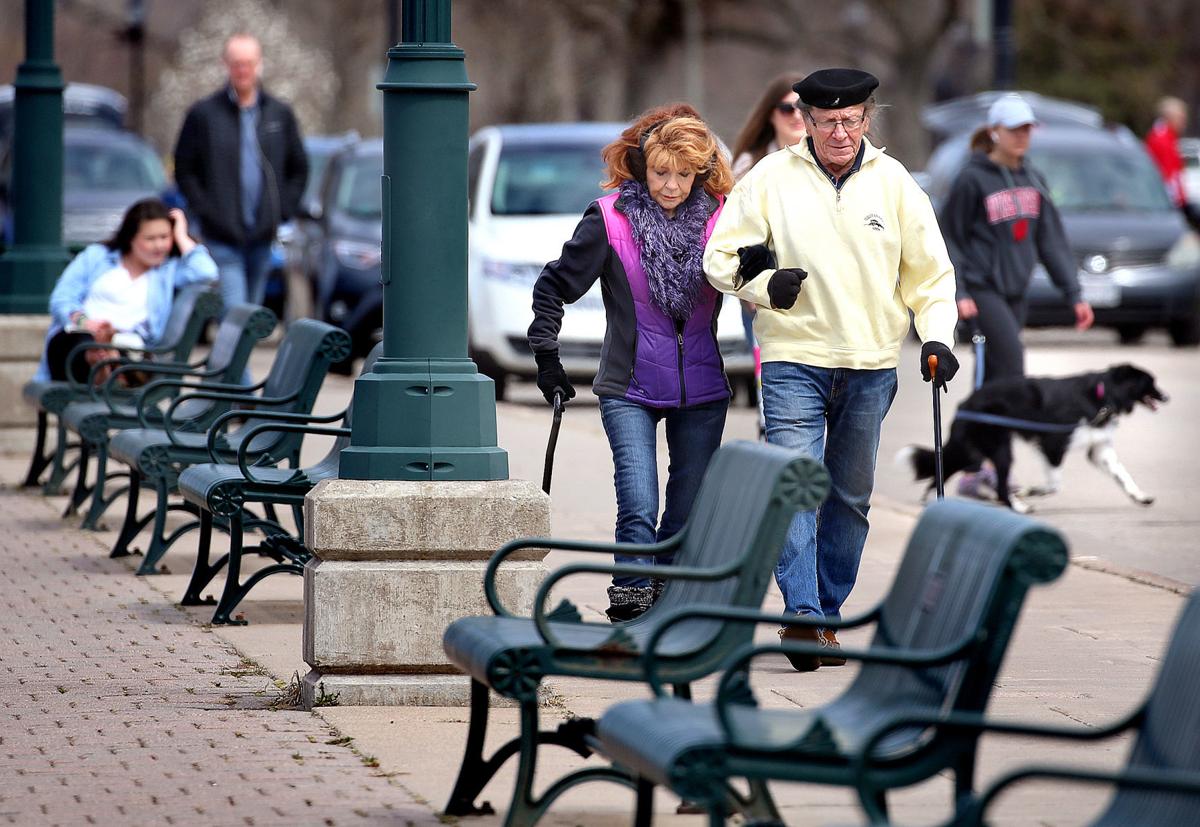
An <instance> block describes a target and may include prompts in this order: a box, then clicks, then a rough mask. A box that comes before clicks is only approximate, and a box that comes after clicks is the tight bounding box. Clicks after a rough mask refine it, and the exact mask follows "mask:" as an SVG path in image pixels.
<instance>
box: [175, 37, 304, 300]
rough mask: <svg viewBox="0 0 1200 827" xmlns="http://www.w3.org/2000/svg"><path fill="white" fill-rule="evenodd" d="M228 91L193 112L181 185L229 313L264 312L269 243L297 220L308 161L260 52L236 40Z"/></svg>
mask: <svg viewBox="0 0 1200 827" xmlns="http://www.w3.org/2000/svg"><path fill="white" fill-rule="evenodd" d="M222 59H223V60H224V62H225V68H226V70H227V71H228V73H229V82H228V84H227V85H225V86H224V87H222V88H221V89H218V90H217V91H216V92H214V93H213V94H212V95H209V96H208V97H206V98H203V99H202V100H200V101H198V102H197V103H195V104H193V106H192V108H191V109H189V110H188V113H187V117H186V118H185V119H184V122H183V128H182V129H180V131H179V141H178V142H177V143H176V145H175V181H176V183H178V185H179V190H180V192H181V193H183V197H184V198H186V199H187V204H188V209H189V211H190V212H191V214H192V215H193V216H194V218H195V219H196V221H197V223H198V224H199V227H200V233H201V235H202V236H203V238H204V241H205V243H206V245H207V246H208V249H209V251H210V252H211V254H212V257H213V259H214V260H215V261H216V262H217V266H218V267H219V268H220V271H221V295H222V297H223V298H224V299H225V306H226V307H232V306H233V305H235V304H240V303H242V302H247V301H248V302H251V303H253V304H262V302H263V298H264V295H265V293H266V280H267V270H268V266H269V264H270V255H271V242H272V241H273V240H274V238H275V231H276V229H277V228H278V227H279V225H280V224H281V223H283V222H284V221H287V220H288V219H289V218H290V217H291V216H292V215H294V214H295V212H296V208H297V206H298V205H299V203H300V196H301V194H302V193H303V192H304V184H305V181H306V180H307V179H308V160H307V158H306V156H305V154H304V144H303V142H302V141H301V139H300V129H299V127H298V126H297V124H296V116H295V115H294V114H293V113H292V110H291V108H290V107H289V106H288V105H287V104H285V103H283V102H282V101H280V100H278V99H277V98H273V97H271V96H270V95H268V94H267V93H266V92H264V91H263V90H262V86H261V84H260V76H261V74H262V46H261V45H260V44H259V42H258V39H257V38H255V37H254V36H253V35H249V34H235V35H233V36H231V37H230V38H229V39H228V40H227V41H226V42H225V50H224V53H223V55H222Z"/></svg>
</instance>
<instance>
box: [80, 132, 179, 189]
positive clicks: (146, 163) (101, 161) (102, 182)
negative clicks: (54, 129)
mask: <svg viewBox="0 0 1200 827" xmlns="http://www.w3.org/2000/svg"><path fill="white" fill-rule="evenodd" d="M166 185H167V182H166V176H165V174H164V173H163V168H162V164H161V163H160V162H159V160H158V158H157V157H156V156H155V155H154V153H153V152H152V151H151V150H149V149H144V148H142V147H137V146H128V145H115V144H114V145H107V144H68V145H67V146H66V147H65V148H64V150H63V189H64V190H66V191H67V192H109V191H114V190H118V191H119V190H146V191H151V192H161V191H162V190H164V189H166Z"/></svg>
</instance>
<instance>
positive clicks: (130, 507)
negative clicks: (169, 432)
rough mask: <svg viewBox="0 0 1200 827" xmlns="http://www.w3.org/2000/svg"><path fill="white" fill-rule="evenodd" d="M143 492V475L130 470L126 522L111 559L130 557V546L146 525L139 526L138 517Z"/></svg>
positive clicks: (110, 554)
mask: <svg viewBox="0 0 1200 827" xmlns="http://www.w3.org/2000/svg"><path fill="white" fill-rule="evenodd" d="M141 492H142V475H141V474H139V473H138V472H137V471H134V470H130V472H129V496H128V497H127V498H126V500H125V520H124V522H123V523H122V524H121V534H120V535H119V536H118V537H117V542H116V543H115V544H114V545H113V547H112V551H111V552H110V553H109V555H108V556H109V557H128V556H129V554H130V551H129V544H130V543H132V542H133V538H134V537H136V536H137V535H138V533H139V532H140V531H141V530H142V528H143V527H144V526H145V523H141V524H139V522H138V516H137V506H138V495H140V494H141Z"/></svg>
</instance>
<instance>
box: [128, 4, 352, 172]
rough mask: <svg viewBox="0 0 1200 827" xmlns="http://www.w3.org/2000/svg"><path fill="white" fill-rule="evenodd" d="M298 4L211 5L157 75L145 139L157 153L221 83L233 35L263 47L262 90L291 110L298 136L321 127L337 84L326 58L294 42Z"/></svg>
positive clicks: (314, 45)
mask: <svg viewBox="0 0 1200 827" xmlns="http://www.w3.org/2000/svg"><path fill="white" fill-rule="evenodd" d="M298 5H299V4H281V5H280V6H275V5H273V4H271V3H268V2H265V0H211V2H207V3H205V5H204V10H203V13H202V14H201V16H200V17H199V18H198V19H197V21H196V23H195V24H194V25H193V26H191V27H189V28H188V29H186V30H185V31H183V32H181V33H180V35H179V49H178V52H177V54H176V58H175V61H174V63H173V64H172V65H171V66H169V67H167V68H166V69H164V70H163V72H162V73H161V74H160V75H159V78H158V84H157V88H156V89H155V91H154V94H153V96H152V97H151V100H150V111H149V117H148V118H147V119H146V133H147V135H148V137H150V138H151V139H152V140H153V141H154V142H155V143H156V144H157V145H158V146H159V148H160V149H162V150H164V151H166V152H169V151H170V150H171V149H172V148H173V147H174V145H175V138H176V137H177V135H178V133H179V126H180V124H181V123H182V122H183V115H184V113H185V112H186V111H187V108H188V107H189V106H191V105H192V104H193V103H194V102H196V101H197V100H199V99H200V98H201V97H204V96H205V95H208V94H211V93H212V92H213V91H214V90H216V89H217V88H218V87H220V86H221V84H222V83H224V82H225V77H226V73H225V67H224V64H223V63H222V62H221V49H222V46H223V45H224V42H225V39H226V38H228V37H229V35H231V34H234V33H236V32H249V33H251V34H253V35H254V36H256V37H257V38H258V39H259V40H260V41H261V42H262V47H263V86H264V87H265V88H266V89H267V91H269V92H270V93H271V94H273V95H275V96H277V97H279V98H281V99H283V100H284V101H287V102H288V103H289V104H291V106H292V108H293V109H294V110H295V112H296V116H297V118H299V120H300V124H301V128H302V129H303V131H304V132H306V133H309V132H322V131H325V130H326V129H327V125H326V117H327V113H328V111H329V109H330V105H331V102H332V100H333V97H334V95H336V94H337V91H338V86H339V78H338V74H337V73H336V72H335V70H334V66H333V62H332V61H331V59H330V56H329V53H328V52H327V51H326V50H325V49H324V48H322V47H321V46H320V42H319V41H317V40H309V39H306V38H304V37H301V36H300V33H299V31H298V30H297V27H296V26H295V25H294V24H293V22H292V14H293V13H295V14H299V13H300V11H301V10H300V9H297V8H296V6H298Z"/></svg>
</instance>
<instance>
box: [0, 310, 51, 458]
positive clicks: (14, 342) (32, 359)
mask: <svg viewBox="0 0 1200 827" xmlns="http://www.w3.org/2000/svg"><path fill="white" fill-rule="evenodd" d="M49 328H50V317H49V316H41V315H30V314H16V315H0V453H5V454H28V453H29V452H30V451H31V450H32V448H33V437H34V425H36V424H37V414H36V413H35V412H34V410H33V408H31V407H29V406H28V405H27V404H25V402H24V400H23V399H22V398H21V388H22V387H24V385H25V383H26V382H28V381H29V380H30V379H32V378H33V373H34V371H35V370H37V365H38V360H39V359H41V358H42V347H43V345H44V344H45V341H46V331H47V330H48V329H49Z"/></svg>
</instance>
